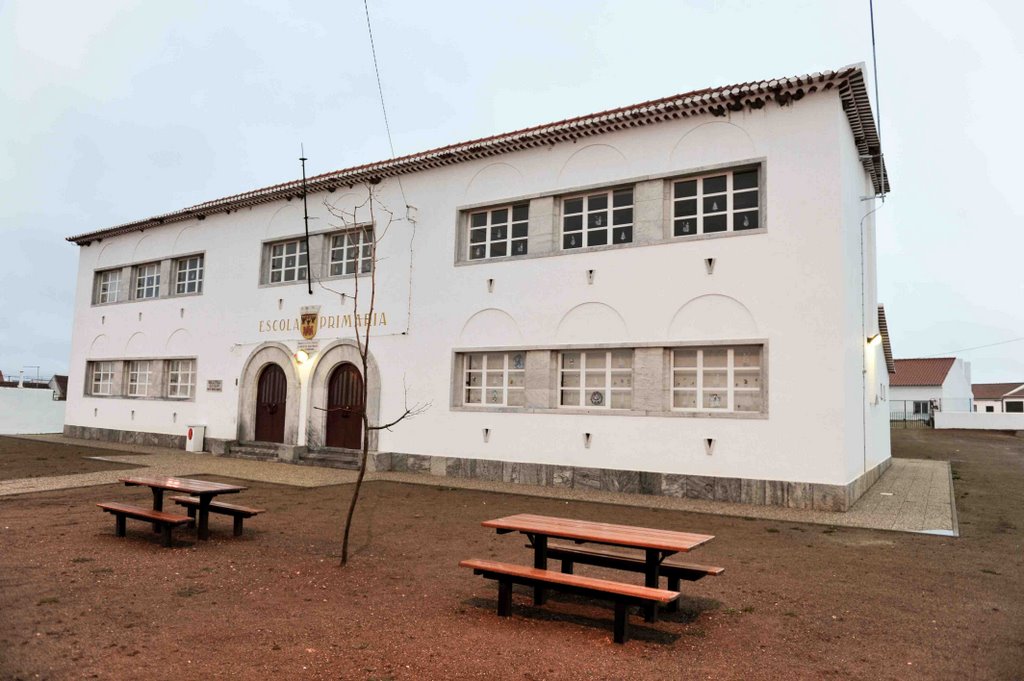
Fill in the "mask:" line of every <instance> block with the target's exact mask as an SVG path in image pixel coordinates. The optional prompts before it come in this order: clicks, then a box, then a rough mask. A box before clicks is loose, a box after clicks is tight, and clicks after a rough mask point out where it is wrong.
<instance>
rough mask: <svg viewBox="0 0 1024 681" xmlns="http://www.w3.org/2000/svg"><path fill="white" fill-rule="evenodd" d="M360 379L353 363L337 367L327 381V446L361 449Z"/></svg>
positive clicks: (360, 376)
mask: <svg viewBox="0 0 1024 681" xmlns="http://www.w3.org/2000/svg"><path fill="white" fill-rule="evenodd" d="M365 409H366V405H365V403H364V401H363V377H362V375H361V374H360V373H359V369H357V368H356V367H355V365H353V364H349V363H347V362H346V363H344V364H339V365H338V366H336V367H335V368H334V370H333V371H332V372H331V377H330V378H329V379H328V381H327V433H326V435H325V437H324V444H325V445H326V446H328V447H345V448H348V449H359V448H361V447H362V446H363V412H364V411H365Z"/></svg>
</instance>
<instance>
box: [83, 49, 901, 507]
mask: <svg viewBox="0 0 1024 681" xmlns="http://www.w3.org/2000/svg"><path fill="white" fill-rule="evenodd" d="M306 187H307V191H308V207H309V214H310V218H311V219H310V222H309V225H310V236H309V241H308V250H307V245H306V239H305V236H304V224H303V201H302V193H303V183H302V181H294V182H289V183H286V184H282V185H277V186H272V187H266V188H262V189H255V190H252V191H248V192H245V193H242V194H238V195H236V196H230V197H227V198H223V199H218V200H215V201H210V202H207V203H203V204H200V205H198V206H194V207H191V208H186V209H183V210H180V211H177V212H173V213H168V214H164V215H158V216H156V217H151V218H146V219H142V220H138V221H135V222H131V223H127V224H124V225H120V226H116V227H110V228H106V229H100V230H98V231H90V232H87V233H82V234H78V235H76V236H72V237H69V240H70V241H72V242H74V243H76V244H78V245H79V246H80V259H79V272H78V284H77V293H76V300H75V319H74V335H73V343H72V356H71V364H70V379H69V386H68V402H67V416H66V422H65V433H66V434H68V435H71V436H77V437H89V438H96V439H105V440H115V441H121V442H135V443H153V444H169V445H173V446H183V441H184V435H185V433H186V428H187V427H189V426H195V425H201V426H204V427H205V436H206V441H205V448H206V450H207V451H210V452H212V453H214V454H233V455H250V456H254V455H262V456H274V457H279V458H281V459H286V460H294V461H296V462H299V463H324V464H335V465H344V463H345V462H350V461H352V460H353V454H354V453H355V448H356V447H358V445H359V442H360V438H361V424H360V414H361V411H362V410H363V409H366V410H367V411H368V416H369V418H370V421H371V423H386V422H388V421H390V420H392V419H394V418H396V417H398V416H399V415H401V414H402V412H403V410H404V408H405V405H407V404H408V405H425V406H426V410H425V411H424V412H423V413H421V414H419V415H417V416H415V417H414V418H410V419H407V420H405V421H403V422H402V423H400V424H398V425H397V426H395V427H394V428H393V429H391V430H381V431H375V432H374V435H373V437H371V450H372V457H371V466H372V467H373V468H375V469H377V470H388V469H390V470H397V471H414V472H420V473H422V474H424V475H435V476H462V477H478V478H483V479H491V480H502V479H504V480H506V481H510V482H517V483H523V484H539V485H562V486H572V487H588V488H598V489H608V490H617V491H623V492H638V493H645V494H664V495H676V496H687V497H693V498H702V499H718V500H725V501H733V502H744V503H755V504H776V505H784V506H791V507H802V508H811V507H813V508H819V509H829V510H845V509H846V508H848V507H849V505H850V504H851V503H852V502H853V501H855V500H856V499H857V497H859V496H860V495H861V494H862V493H863V492H864V490H865V489H866V488H867V486H869V485H870V484H871V483H872V482H874V480H875V479H877V477H878V475H879V474H880V473H881V472H882V471H883V470H884V469H885V467H886V466H887V465H888V463H889V460H890V449H889V424H888V408H887V406H886V404H885V399H886V392H887V389H888V369H889V367H887V365H886V360H885V357H884V354H883V349H882V345H883V344H882V340H883V339H882V337H881V335H880V333H881V330H880V328H879V322H878V314H877V300H876V275H875V237H874V229H875V228H874V220H873V216H872V215H871V211H872V209H873V208H874V207H875V205H876V202H875V200H874V197H876V196H877V195H879V194H880V193H882V192H884V191H887V179H886V177H885V174H884V169H883V166H882V163H881V150H880V147H879V140H878V137H877V133H876V129H875V125H874V122H873V119H872V111H871V105H870V102H869V99H868V95H867V92H866V89H865V84H864V72H863V66H862V65H855V66H850V67H845V68H842V69H839V70H837V71H826V72H822V73H815V74H812V75H806V76H800V77H794V78H782V79H778V80H769V81H761V82H755V83H748V84H743V85H736V86H728V87H722V88H713V89H708V90H701V91H698V92H694V93H688V94H682V95H676V96H672V97H667V98H665V99H661V100H656V101H651V102H645V103H642V104H637V105H634V106H628V107H624V108H621V109H615V110H611V111H606V112H601V113H597V114H592V115H587V116H582V117H579V118H576V119H571V120H567V121H560V122H557V123H552V124H549V125H541V126H537V127H533V128H528V129H525V130H520V131H516V132H512V133H508V134H502V135H497V136H494V137H490V138H486V139H480V140H474V141H470V142H465V143H460V144H454V145H451V146H447V147H443V148H440V149H434V150H431V151H427V152H423V153H418V154H413V155H410V156H405V157H401V158H396V159H391V160H387V161H382V162H378V163H371V164H368V165H363V166H358V167H355V168H350V169H346V170H340V171H336V172H332V173H327V174H324V175H319V176H316V177H312V178H310V179H309V180H308V183H307V184H306ZM371 206H372V208H373V213H372V215H371V212H370V208H371ZM388 211H390V216H393V219H392V218H391V217H389V212H388ZM371 240H377V263H376V268H377V269H376V280H377V287H376V298H375V313H374V314H373V315H372V316H369V317H368V316H366V315H365V312H366V309H367V306H368V304H369V301H368V297H367V293H368V288H369V279H368V274H366V273H367V272H368V270H369V268H370V267H371V264H372V263H371V261H370V258H369V253H370V247H369V244H370V243H371ZM307 254H308V258H307ZM307 259H308V266H307ZM358 272H362V273H363V274H362V275H361V276H359V277H358V278H357V277H356V274H357V273H358ZM307 275H308V276H309V278H310V279H311V283H312V291H313V292H312V295H310V293H309V291H308V289H307ZM357 282H358V285H359V287H360V293H359V298H358V310H357V309H356V308H355V292H356V286H357ZM304 322H305V323H304ZM314 322H315V323H314ZM367 324H369V325H370V330H371V334H372V335H371V345H370V351H371V355H372V357H371V362H370V367H369V371H368V372H367V373H368V375H367V376H363V375H362V369H361V365H360V362H359V359H358V353H357V351H356V348H355V341H354V334H353V331H354V329H355V327H357V326H359V327H360V328H362V326H363V325H367ZM362 381H366V383H367V387H368V391H369V397H368V400H367V403H366V404H365V405H363V404H361V403H360V401H359V400H358V399H357V396H358V394H359V393H360V392H361V391H360V390H359V389H358V388H359V387H360V385H361V382H362Z"/></svg>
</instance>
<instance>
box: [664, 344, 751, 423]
mask: <svg viewBox="0 0 1024 681" xmlns="http://www.w3.org/2000/svg"><path fill="white" fill-rule="evenodd" d="M761 358H762V348H761V346H760V345H745V346H738V347H734V348H730V347H709V348H678V349H676V350H673V351H672V408H673V409H676V410H682V411H705V412H761V411H763V410H764V400H763V397H762V391H761V377H762V370H761Z"/></svg>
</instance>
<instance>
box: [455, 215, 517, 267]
mask: <svg viewBox="0 0 1024 681" xmlns="http://www.w3.org/2000/svg"><path fill="white" fill-rule="evenodd" d="M520 209H523V210H524V211H525V215H522V214H521V213H520ZM501 211H505V221H504V222H495V221H494V218H495V214H496V213H500V212H501ZM517 214H520V215H521V217H516V216H517ZM464 215H465V223H466V224H465V234H466V253H465V258H466V262H480V261H486V260H496V259H499V258H521V257H523V256H526V255H529V254H530V201H528V200H527V201H513V202H510V203H504V204H499V205H494V206H482V207H480V208H472V209H468V210H465V211H464ZM478 215H483V216H485V219H484V221H483V223H482V224H476V225H475V224H474V219H475V218H476V216H478ZM502 227H504V235H503V236H495V234H496V230H500V229H501V228H502ZM517 228H522V233H521V234H518V235H517V234H516V231H517ZM474 232H482V233H483V237H484V238H483V240H481V241H473V239H474ZM495 246H501V249H502V250H503V251H504V252H503V253H498V254H495V253H494V250H495ZM517 247H518V250H516V249H517ZM478 248H483V254H482V255H474V250H475V249H478ZM513 251H515V252H513Z"/></svg>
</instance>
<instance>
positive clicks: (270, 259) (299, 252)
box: [264, 237, 310, 286]
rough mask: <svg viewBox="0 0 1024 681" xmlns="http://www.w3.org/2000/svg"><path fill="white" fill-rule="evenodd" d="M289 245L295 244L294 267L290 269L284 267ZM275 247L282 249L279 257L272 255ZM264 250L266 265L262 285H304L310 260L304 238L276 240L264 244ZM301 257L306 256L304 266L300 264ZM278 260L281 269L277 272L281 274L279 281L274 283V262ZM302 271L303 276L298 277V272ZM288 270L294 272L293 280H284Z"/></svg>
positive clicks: (307, 276)
mask: <svg viewBox="0 0 1024 681" xmlns="http://www.w3.org/2000/svg"><path fill="white" fill-rule="evenodd" d="M291 244H296V250H295V253H294V257H295V265H294V266H292V267H288V266H286V265H285V263H286V260H287V258H288V257H289V254H288V253H287V247H288V246H289V245H291ZM277 247H281V248H282V249H284V250H283V251H282V253H281V255H280V256H276V255H275V254H274V249H275V248H277ZM264 248H265V249H266V263H267V267H266V279H265V282H264V283H266V284H270V285H273V286H278V285H287V284H300V283H305V282H306V280H307V279H308V278H309V260H310V258H309V251H308V250H307V249H306V239H305V237H297V238H295V237H293V238H290V239H278V240H276V241H270V242H267V243H266V244H264ZM304 251H305V253H304ZM303 255H305V256H306V263H305V265H302V264H300V262H301V259H302V256H303ZM278 258H280V260H281V268H280V270H279V271H280V272H281V279H280V280H279V281H274V272H275V271H276V270H275V268H274V260H275V259H278ZM303 269H304V270H305V276H302V277H300V276H299V272H300V270H303ZM289 270H294V271H295V275H294V278H293V279H286V278H285V273H286V272H287V271H289Z"/></svg>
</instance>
